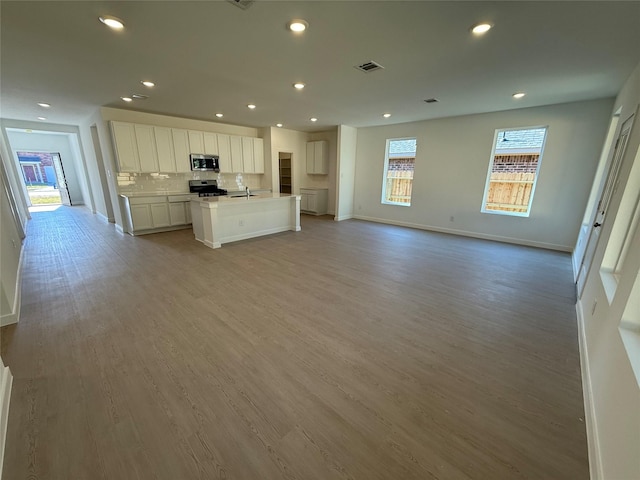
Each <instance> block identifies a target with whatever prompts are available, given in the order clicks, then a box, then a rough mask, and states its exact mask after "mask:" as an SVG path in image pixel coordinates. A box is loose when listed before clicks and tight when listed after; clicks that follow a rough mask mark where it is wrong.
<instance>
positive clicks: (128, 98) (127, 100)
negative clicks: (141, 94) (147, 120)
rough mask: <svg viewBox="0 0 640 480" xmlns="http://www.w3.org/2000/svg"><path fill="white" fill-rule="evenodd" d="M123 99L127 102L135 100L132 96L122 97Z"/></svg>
mask: <svg viewBox="0 0 640 480" xmlns="http://www.w3.org/2000/svg"><path fill="white" fill-rule="evenodd" d="M120 98H121V99H122V100H124V101H125V102H133V98H131V97H120Z"/></svg>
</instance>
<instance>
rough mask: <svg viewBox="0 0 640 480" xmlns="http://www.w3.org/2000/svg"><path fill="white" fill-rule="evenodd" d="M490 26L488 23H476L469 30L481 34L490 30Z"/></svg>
mask: <svg viewBox="0 0 640 480" xmlns="http://www.w3.org/2000/svg"><path fill="white" fill-rule="evenodd" d="M491 27H493V25H491V24H490V23H478V24H477V25H474V26H473V27H471V32H472V33H475V34H476V35H482V34H483V33H487V32H488V31H489V30H491Z"/></svg>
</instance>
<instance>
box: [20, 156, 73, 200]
mask: <svg viewBox="0 0 640 480" xmlns="http://www.w3.org/2000/svg"><path fill="white" fill-rule="evenodd" d="M17 156H18V164H19V167H20V173H21V174H22V175H21V178H22V181H23V182H24V186H25V189H26V191H27V195H28V196H29V202H30V203H31V206H43V205H67V206H71V205H72V203H71V197H70V196H69V191H68V189H67V181H66V178H65V175H64V167H63V166H62V159H61V158H60V154H59V153H55V152H53V153H50V152H27V151H19V152H17Z"/></svg>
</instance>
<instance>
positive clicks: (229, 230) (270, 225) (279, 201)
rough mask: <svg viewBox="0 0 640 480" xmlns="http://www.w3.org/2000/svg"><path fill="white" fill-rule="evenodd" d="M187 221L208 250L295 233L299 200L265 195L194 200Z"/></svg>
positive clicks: (298, 219) (296, 196) (291, 196)
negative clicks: (252, 239) (255, 238)
mask: <svg viewBox="0 0 640 480" xmlns="http://www.w3.org/2000/svg"><path fill="white" fill-rule="evenodd" d="M191 220H192V223H193V233H194V235H195V237H196V240H197V241H199V242H201V243H203V244H205V245H206V246H207V247H209V248H220V247H221V246H222V244H224V243H230V242H236V241H238V240H245V239H247V238H253V237H260V236H262V235H271V234H272V233H278V232H286V231H288V230H291V231H294V232H299V231H300V196H299V195H282V194H279V193H268V194H261V195H252V196H243V197H226V196H221V197H199V198H194V199H192V200H191Z"/></svg>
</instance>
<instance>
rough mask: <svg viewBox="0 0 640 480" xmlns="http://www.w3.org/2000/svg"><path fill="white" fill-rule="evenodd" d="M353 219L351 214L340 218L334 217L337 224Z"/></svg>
mask: <svg viewBox="0 0 640 480" xmlns="http://www.w3.org/2000/svg"><path fill="white" fill-rule="evenodd" d="M352 218H353V215H351V214H350V213H349V214H347V215H340V216H339V217H333V219H334V220H335V221H336V222H341V221H343V220H350V219H352Z"/></svg>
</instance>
